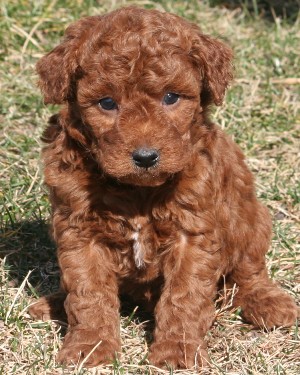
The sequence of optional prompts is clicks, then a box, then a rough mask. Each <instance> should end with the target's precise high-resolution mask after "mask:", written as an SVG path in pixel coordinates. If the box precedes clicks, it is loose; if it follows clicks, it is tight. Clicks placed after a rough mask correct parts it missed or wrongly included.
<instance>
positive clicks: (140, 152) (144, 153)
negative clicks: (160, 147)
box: [132, 148, 159, 168]
mask: <svg viewBox="0 0 300 375" xmlns="http://www.w3.org/2000/svg"><path fill="white" fill-rule="evenodd" d="M132 160H133V162H134V164H135V165H136V166H137V167H140V168H150V167H153V166H154V165H155V164H157V162H158V160H159V152H158V151H157V150H154V149H151V148H139V149H137V150H135V151H133V153H132Z"/></svg>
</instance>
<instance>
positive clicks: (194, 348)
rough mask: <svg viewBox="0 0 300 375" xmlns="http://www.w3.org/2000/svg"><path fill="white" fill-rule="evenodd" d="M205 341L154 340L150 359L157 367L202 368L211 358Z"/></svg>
mask: <svg viewBox="0 0 300 375" xmlns="http://www.w3.org/2000/svg"><path fill="white" fill-rule="evenodd" d="M205 347H206V345H205V344H204V342H203V341H202V342H198V343H184V342H175V341H171V340H165V341H162V342H157V343H156V342H154V343H153V344H152V345H151V348H150V354H149V361H150V362H151V363H152V364H153V365H155V366H157V367H161V368H164V367H171V368H173V369H185V368H192V367H194V368H202V367H205V366H207V365H208V363H209V359H208V354H207V351H206V349H205Z"/></svg>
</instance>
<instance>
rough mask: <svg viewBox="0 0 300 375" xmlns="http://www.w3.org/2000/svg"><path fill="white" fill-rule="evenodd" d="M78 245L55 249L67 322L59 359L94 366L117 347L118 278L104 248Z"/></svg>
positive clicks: (112, 355) (117, 348)
mask: <svg viewBox="0 0 300 375" xmlns="http://www.w3.org/2000/svg"><path fill="white" fill-rule="evenodd" d="M78 245H79V243H77V247H75V249H74V248H72V250H70V249H67V248H62V247H60V248H59V251H58V258H59V263H60V267H61V271H62V285H63V287H64V289H65V290H66V292H67V298H66V301H65V310H66V313H67V316H68V323H69V331H68V333H67V335H66V337H65V340H64V344H63V347H62V349H61V351H60V353H59V355H58V361H59V362H62V363H66V364H72V363H73V364H76V363H78V362H80V361H82V360H84V359H85V362H84V364H85V366H96V365H98V364H99V363H103V362H109V361H111V360H112V359H113V358H114V357H115V354H116V352H118V351H120V337H119V299H118V287H117V280H116V275H115V274H114V272H113V270H112V267H111V264H110V262H109V257H108V256H106V255H105V249H100V248H99V247H97V246H95V245H93V244H92V243H91V244H89V245H85V246H80V247H79V246H78Z"/></svg>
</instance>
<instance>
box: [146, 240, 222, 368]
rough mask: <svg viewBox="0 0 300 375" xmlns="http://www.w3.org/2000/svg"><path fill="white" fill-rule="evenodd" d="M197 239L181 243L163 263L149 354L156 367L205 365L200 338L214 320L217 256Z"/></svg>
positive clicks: (203, 345) (204, 350)
mask: <svg viewBox="0 0 300 375" xmlns="http://www.w3.org/2000/svg"><path fill="white" fill-rule="evenodd" d="M198 240H199V241H197V240H196V239H195V238H193V243H192V244H190V243H189V242H188V240H186V239H184V240H182V241H181V243H180V244H179V245H178V246H176V248H175V249H173V250H172V253H171V254H170V255H169V256H168V257H167V258H168V259H166V262H165V268H164V277H165V285H164V289H163V292H162V295H161V298H160V300H159V302H158V304H157V307H156V310H155V320H156V328H155V332H154V342H153V344H152V346H151V348H150V355H149V360H150V362H152V363H153V364H155V365H156V366H159V367H164V366H166V365H167V366H171V367H173V368H191V367H193V366H199V367H201V366H205V365H206V364H207V362H208V357H207V352H206V349H205V348H206V345H205V342H204V340H203V338H204V336H205V334H206V332H207V330H208V329H209V328H210V326H211V324H212V322H213V318H214V303H213V299H214V296H215V293H216V285H217V279H218V276H217V274H218V270H217V267H218V264H220V263H219V262H218V261H217V260H216V258H218V255H216V253H214V254H212V253H211V251H210V250H209V249H208V250H207V251H205V250H204V248H203V247H202V246H201V245H204V243H203V239H202V238H199V239H198ZM196 242H198V243H199V244H198V246H197V244H196ZM201 247H202V250H201Z"/></svg>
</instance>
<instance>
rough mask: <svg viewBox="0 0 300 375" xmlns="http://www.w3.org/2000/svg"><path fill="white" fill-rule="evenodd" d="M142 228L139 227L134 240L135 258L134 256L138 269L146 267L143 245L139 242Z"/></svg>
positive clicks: (134, 234) (133, 236) (133, 237)
mask: <svg viewBox="0 0 300 375" xmlns="http://www.w3.org/2000/svg"><path fill="white" fill-rule="evenodd" d="M139 230H140V226H139V227H138V230H137V231H136V232H134V233H133V235H132V239H133V246H132V247H133V256H134V262H135V265H136V267H137V268H139V269H140V268H143V267H144V266H145V263H144V254H143V249H142V245H141V243H140V241H139V236H140V233H139Z"/></svg>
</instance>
